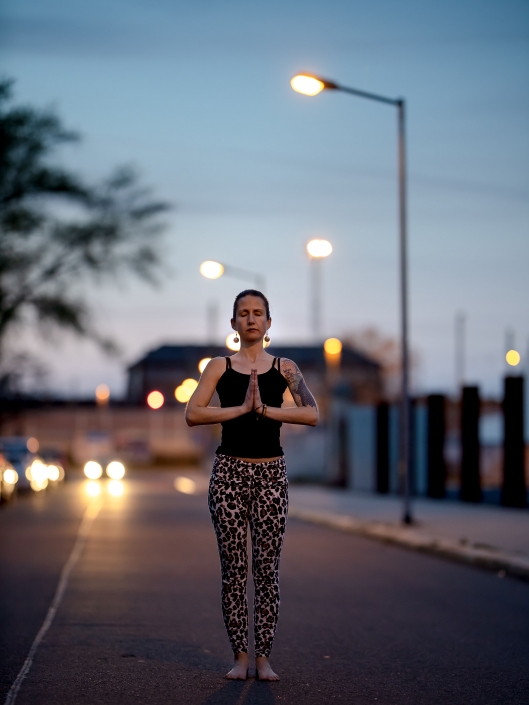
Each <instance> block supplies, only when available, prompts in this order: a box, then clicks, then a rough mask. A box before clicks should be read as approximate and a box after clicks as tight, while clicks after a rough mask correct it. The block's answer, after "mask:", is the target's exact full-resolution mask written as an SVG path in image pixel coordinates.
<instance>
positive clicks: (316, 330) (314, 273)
mask: <svg viewBox="0 0 529 705" xmlns="http://www.w3.org/2000/svg"><path fill="white" fill-rule="evenodd" d="M307 252H308V253H309V256H310V278H311V283H310V288H311V294H312V296H311V304H312V305H311V318H312V337H313V338H314V342H315V343H321V341H320V338H321V308H322V305H321V260H322V259H324V258H325V257H328V256H329V255H330V254H331V252H332V245H331V243H330V242H329V241H328V240H317V239H316V240H311V241H310V242H308V243H307Z"/></svg>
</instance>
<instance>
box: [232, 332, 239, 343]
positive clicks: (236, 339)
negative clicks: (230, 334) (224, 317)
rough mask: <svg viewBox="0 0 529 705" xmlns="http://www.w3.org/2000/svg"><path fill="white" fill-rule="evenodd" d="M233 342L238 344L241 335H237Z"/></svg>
mask: <svg viewBox="0 0 529 705" xmlns="http://www.w3.org/2000/svg"><path fill="white" fill-rule="evenodd" d="M233 342H234V343H238V342H239V334H238V333H235V337H234V339H233Z"/></svg>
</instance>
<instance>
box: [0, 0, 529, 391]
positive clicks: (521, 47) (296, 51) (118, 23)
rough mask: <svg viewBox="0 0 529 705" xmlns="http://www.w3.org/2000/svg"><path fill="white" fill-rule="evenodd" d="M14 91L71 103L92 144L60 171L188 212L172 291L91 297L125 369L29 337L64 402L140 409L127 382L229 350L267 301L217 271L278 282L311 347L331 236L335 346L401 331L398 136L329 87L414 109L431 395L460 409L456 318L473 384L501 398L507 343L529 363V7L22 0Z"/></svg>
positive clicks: (417, 303)
mask: <svg viewBox="0 0 529 705" xmlns="http://www.w3.org/2000/svg"><path fill="white" fill-rule="evenodd" d="M0 12H1V13H2V16H1V18H0V19H1V28H2V29H1V35H0V46H1V47H2V48H1V50H0V52H1V59H2V66H3V72H4V73H5V74H7V75H8V76H11V77H13V78H14V79H15V80H16V97H17V102H25V103H31V104H33V105H37V106H42V107H44V106H53V107H54V108H55V109H56V110H57V111H58V113H59V114H60V116H61V117H62V118H63V120H64V122H65V123H66V124H67V125H68V126H70V127H72V128H74V129H76V130H78V131H79V132H81V133H82V134H83V136H84V139H83V142H82V143H81V145H77V146H70V147H67V148H65V149H64V151H63V152H61V155H60V158H61V159H62V160H63V162H64V163H65V164H67V165H68V166H69V167H72V168H75V169H78V170H79V171H80V172H81V173H83V174H84V175H85V176H86V177H87V178H92V179H96V178H99V177H102V176H104V175H106V174H107V173H108V172H109V171H111V170H112V168H113V167H115V166H116V165H119V164H124V163H132V164H134V165H136V166H137V167H138V168H139V169H140V170H141V173H142V175H143V179H144V181H145V182H147V183H148V184H150V185H151V186H152V187H153V189H154V190H155V192H156V193H157V195H159V196H161V197H163V198H166V199H168V200H170V201H171V202H172V203H173V204H174V210H173V211H172V212H171V213H170V215H169V216H168V218H167V222H168V226H169V227H168V229H167V232H166V236H165V240H164V242H165V245H164V262H165V265H164V266H165V269H164V272H163V273H162V277H161V278H162V285H161V286H160V287H159V288H158V289H152V288H150V287H149V286H147V285H144V284H142V283H138V282H137V281H134V280H128V282H123V283H122V284H119V285H118V286H107V287H105V288H104V289H102V290H101V289H99V290H97V291H96V290H95V287H94V288H93V290H92V289H91V290H90V294H89V296H90V299H91V301H92V302H93V305H94V310H95V311H96V314H97V319H96V320H97V323H98V324H99V327H100V329H101V330H103V331H104V332H106V333H111V334H113V335H114V336H115V337H116V339H117V340H118V342H119V343H120V344H121V347H122V349H123V357H122V359H121V360H112V359H108V358H107V357H105V356H104V355H103V354H102V353H100V352H99V351H98V350H97V349H96V348H95V347H94V346H93V345H92V344H90V343H86V342H82V343H81V342H77V341H74V340H72V339H71V338H67V337H63V336H60V337H57V339H56V340H54V341H53V342H52V343H51V344H50V343H47V344H44V343H42V342H40V340H39V339H38V338H33V337H31V336H28V338H27V340H26V344H27V345H28V346H29V347H31V348H33V350H34V351H35V352H37V353H38V354H39V355H40V356H41V357H42V359H43V360H45V361H46V363H47V364H48V366H49V368H50V379H49V386H50V388H51V389H53V390H55V391H57V392H60V393H63V394H67V395H78V394H92V392H93V389H94V387H95V385H96V384H97V383H100V382H106V383H107V384H109V385H110V387H111V389H112V391H113V393H115V394H116V395H119V394H121V393H122V391H123V389H124V382H125V372H124V370H125V366H126V364H128V363H130V362H134V361H135V360H136V359H137V358H138V357H139V356H141V355H142V354H143V353H144V352H145V351H147V350H149V349H151V348H152V347H154V346H158V345H159V344H162V343H165V342H197V343H200V342H205V341H206V334H207V330H206V310H207V307H208V302H210V301H213V300H217V301H218V305H219V308H220V315H221V325H220V326H219V341H220V340H223V339H224V338H225V336H226V335H227V334H228V333H229V331H230V327H229V319H230V316H231V311H230V309H231V304H232V301H233V298H234V296H235V294H236V293H237V292H238V291H240V290H241V289H242V288H246V286H247V285H248V286H249V285H251V284H252V282H251V281H248V282H244V281H238V280H236V279H229V278H227V277H224V278H222V279H220V280H216V281H208V280H205V279H203V278H202V277H201V276H200V274H199V271H198V268H199V265H200V262H201V261H202V260H204V259H218V260H220V261H222V262H226V263H229V264H232V265H235V266H238V267H245V268H248V269H251V270H255V271H257V272H260V273H262V274H263V275H264V276H266V281H267V292H266V293H267V294H268V295H269V297H270V300H271V305H272V316H273V325H272V329H271V331H270V334H271V337H272V340H273V341H276V342H281V343H286V342H297V341H299V342H306V341H309V340H310V312H309V303H310V298H309V262H308V259H307V256H306V254H305V244H306V242H307V241H308V240H309V239H311V238H312V237H317V236H321V237H325V238H326V239H328V240H330V241H331V243H332V245H333V247H334V252H333V253H332V255H331V256H330V257H329V258H328V259H327V260H326V261H325V262H324V263H323V270H324V277H323V293H324V298H323V301H324V304H323V306H324V320H325V325H324V333H325V335H334V336H338V337H340V336H343V335H345V334H347V333H348V332H351V331H357V330H359V329H361V328H363V327H365V326H374V327H376V328H378V329H379V330H380V331H381V332H382V333H384V334H387V335H395V336H396V335H398V330H399V328H398V325H399V308H398V276H397V275H398V269H397V266H398V259H397V234H398V230H397V181H396V116H395V110H394V109H393V108H392V107H390V106H385V105H382V104H377V103H371V102H370V101H366V100H361V99H357V98H353V97H351V96H348V95H345V94H339V93H333V92H324V93H323V94H321V95H319V96H317V97H315V98H307V97H304V96H301V95H298V94H296V93H294V92H293V91H292V90H291V88H290V85H289V81H290V78H291V77H292V76H293V75H294V74H295V73H297V72H300V71H302V70H305V71H312V72H314V73H318V74H320V75H322V76H325V77H328V78H330V79H333V80H335V81H337V82H340V83H343V84H345V85H349V86H352V87H355V88H359V89H364V90H367V91H372V92H376V93H381V94H384V95H387V96H389V97H400V96H402V97H404V98H406V100H407V102H408V117H409V119H408V146H409V153H408V156H409V214H410V216H409V249H410V315H411V321H410V324H411V344H412V348H413V349H414V350H415V351H416V353H417V355H418V359H419V365H418V368H417V371H416V375H415V380H414V384H415V391H417V392H424V391H437V390H445V391H449V392H452V391H453V390H454V387H455V376H454V317H455V314H456V312H457V311H460V310H461V311H464V312H465V314H466V317H467V346H468V356H467V379H468V382H472V383H478V384H480V385H481V386H482V389H483V391H484V392H485V393H488V394H495V395H496V394H499V392H500V388H501V376H502V374H503V373H504V372H505V362H504V354H505V333H506V330H507V329H511V330H512V331H513V332H514V336H515V338H514V340H515V345H516V347H517V348H518V349H519V350H520V352H521V353H522V355H523V359H522V364H523V365H525V366H526V367H527V365H528V361H527V350H528V348H529V307H528V302H529V276H528V271H527V270H528V264H529V238H528V222H529V91H528V86H529V4H528V3H527V2H526V0H503V1H502V2H498V0H494V1H491V0H481V1H480V2H477V1H476V2H470V1H468V0H457V1H456V0H445V1H444V2H442V3H440V2H434V1H433V0H420V1H419V0H415V1H413V0H399V2H397V1H396V0H385V1H381V0H370V1H369V2H368V1H367V0H358V1H356V2H354V1H352V0H349V1H348V2H345V1H344V2H342V1H337V0H334V1H333V0H331V1H327V2H323V0H317V1H316V0H304V1H303V2H301V0H281V2H278V1H276V0H269V1H268V2H262V1H261V2H260V1H259V0H256V1H254V2H242V0H224V1H222V2H220V1H218V2H213V1H212V0H199V1H197V0H195V1H194V2H190V1H187V2H183V1H180V2H178V1H177V2H168V1H167V0H150V1H149V2H140V1H138V0H129V1H128V2H125V1H118V0H106V2H102V0H92V2H90V3H87V2H78V1H77V0H70V1H69V2H66V1H65V0H45V1H43V0H39V1H37V0H16V2H15V0H5V1H4V3H2V10H1V11H0Z"/></svg>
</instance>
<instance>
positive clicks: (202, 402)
mask: <svg viewBox="0 0 529 705" xmlns="http://www.w3.org/2000/svg"><path fill="white" fill-rule="evenodd" d="M225 369H226V359H225V358H224V357H216V358H214V359H213V360H211V361H210V362H209V363H208V365H207V366H206V369H205V370H204V372H203V373H202V376H201V377H200V381H199V383H198V387H197V388H196V389H195V391H194V392H193V394H192V396H191V399H190V400H189V401H188V402H187V407H186V423H187V425H188V426H201V425H204V424H212V423H222V422H223V421H231V419H235V418H237V416H242V415H243V414H248V413H249V412H250V411H251V410H252V409H253V398H254V395H255V387H256V386H257V371H256V370H252V373H251V375H250V382H249V384H248V391H247V392H246V398H245V400H244V402H243V404H242V405H241V406H229V407H225V408H224V409H222V408H221V407H220V406H208V404H209V402H210V401H211V397H212V396H213V394H214V392H215V388H216V386H217V382H218V381H219V379H220V378H221V377H222V374H223V372H224V370H225Z"/></svg>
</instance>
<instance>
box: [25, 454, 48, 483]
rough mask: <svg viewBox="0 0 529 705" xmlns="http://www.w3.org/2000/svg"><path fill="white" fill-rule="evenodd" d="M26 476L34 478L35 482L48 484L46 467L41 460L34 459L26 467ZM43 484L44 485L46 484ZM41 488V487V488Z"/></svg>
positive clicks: (30, 478)
mask: <svg viewBox="0 0 529 705" xmlns="http://www.w3.org/2000/svg"><path fill="white" fill-rule="evenodd" d="M26 477H27V478H28V480H34V481H35V482H36V483H43V482H45V483H46V485H47V484H48V468H47V467H46V465H44V463H43V462H42V461H41V460H37V459H35V460H34V461H33V462H32V463H31V465H30V466H29V468H26ZM46 485H44V487H45V486H46ZM41 489H43V488H41Z"/></svg>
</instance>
